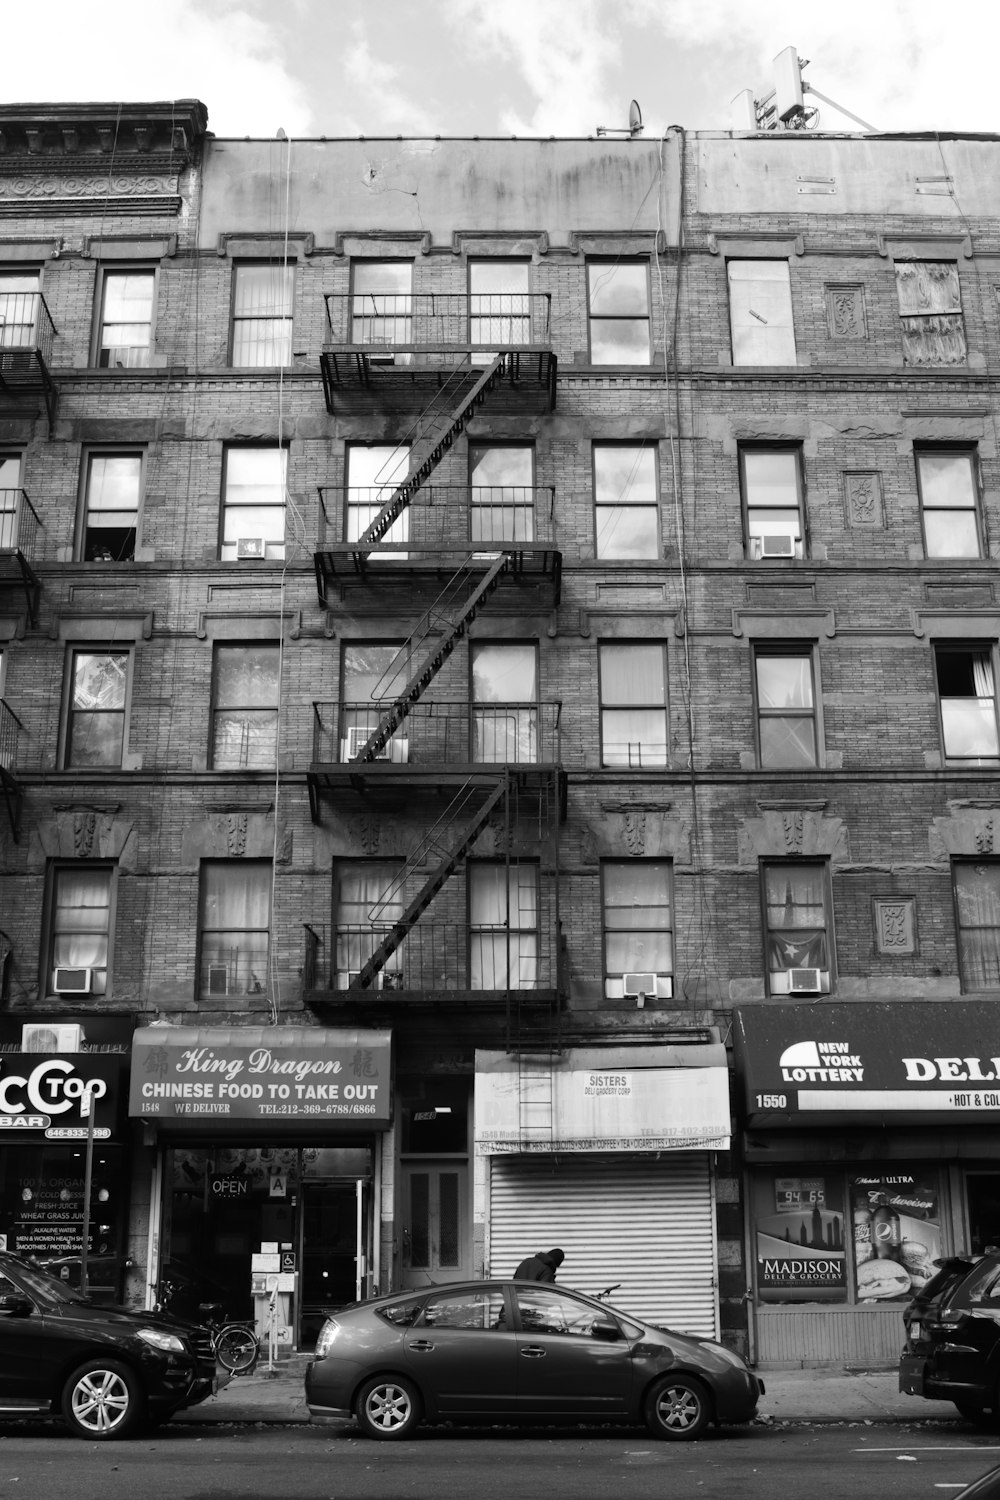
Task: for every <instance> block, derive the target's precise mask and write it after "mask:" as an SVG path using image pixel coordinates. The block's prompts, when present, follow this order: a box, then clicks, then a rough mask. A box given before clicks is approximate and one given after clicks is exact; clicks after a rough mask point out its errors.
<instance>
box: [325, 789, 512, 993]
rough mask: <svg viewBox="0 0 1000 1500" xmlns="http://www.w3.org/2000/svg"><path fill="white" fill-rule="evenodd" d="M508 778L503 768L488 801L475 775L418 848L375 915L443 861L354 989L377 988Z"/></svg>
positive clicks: (483, 823)
mask: <svg viewBox="0 0 1000 1500" xmlns="http://www.w3.org/2000/svg"><path fill="white" fill-rule="evenodd" d="M508 779H509V778H508V775H507V773H506V772H505V771H503V770H502V769H499V768H498V770H497V773H496V781H495V784H494V785H493V786H492V787H491V788H489V790H488V793H487V796H486V798H485V800H483V801H480V800H479V799H480V798H481V797H482V792H483V783H482V780H481V779H478V780H477V779H475V778H471V777H470V779H469V780H468V781H466V782H465V784H464V785H463V787H462V789H461V791H460V792H459V793H458V795H457V796H456V797H455V798H454V799H453V800H452V802H451V803H450V804H449V806H448V807H447V808H446V809H445V811H444V813H443V814H442V815H441V817H440V818H439V819H438V821H437V823H435V825H434V827H433V828H432V829H430V831H429V832H428V833H427V834H426V835H425V837H424V838H423V839H422V840H421V842H420V843H419V844H418V846H417V848H416V849H415V850H414V851H413V853H412V854H411V855H410V857H409V859H408V860H407V861H406V864H405V865H404V866H403V868H402V870H401V871H400V872H399V875H398V876H397V877H396V879H395V880H394V881H393V883H392V886H391V887H390V889H389V890H388V891H387V892H386V893H385V895H384V896H383V897H382V900H381V902H380V903H378V906H377V907H376V908H373V912H372V913H370V914H369V915H370V916H377V914H378V912H379V911H384V910H385V909H386V907H387V906H388V905H389V904H390V902H391V901H392V899H393V897H394V895H395V894H396V893H397V892H399V891H400V890H402V889H403V887H404V884H405V882H406V880H407V878H408V877H409V876H411V875H413V874H415V873H416V872H418V871H420V870H423V869H426V868H427V866H428V864H431V863H432V862H433V861H437V863H434V864H433V867H432V868H431V870H430V873H429V874H428V876H427V879H426V880H425V881H424V883H423V885H422V886H421V887H420V890H419V891H418V892H417V894H416V895H415V896H414V897H413V899H412V900H411V901H410V903H409V905H408V906H407V907H406V908H405V910H404V911H403V912H402V913H401V914H400V916H399V917H397V918H396V919H395V920H394V921H393V923H392V926H391V928H390V929H389V931H388V932H387V933H386V935H385V937H384V938H383V939H382V941H381V942H380V943H379V945H378V947H377V948H376V949H375V951H374V952H373V953H372V956H371V958H369V960H368V962H367V963H366V964H365V966H364V968H363V969H362V970H361V971H360V973H359V974H358V976H357V979H356V980H355V981H354V984H352V985H351V988H352V989H367V988H368V987H369V986H370V985H371V984H372V982H373V980H374V978H375V976H376V974H378V972H379V971H380V970H381V969H382V968H384V966H385V964H386V962H387V960H388V959H389V958H390V957H391V955H392V954H393V953H395V951H396V949H397V948H398V947H399V945H400V943H401V942H402V941H403V939H404V938H405V937H406V935H407V933H408V932H409V931H410V930H411V928H412V927H413V926H414V925H415V923H416V922H418V921H419V919H420V918H421V916H422V915H423V913H424V912H425V911H426V910H427V908H428V906H430V904H431V902H432V901H433V900H434V897H435V896H436V895H437V893H438V891H439V890H440V889H441V887H442V886H443V885H444V883H445V881H446V880H447V879H448V878H449V876H451V875H452V874H453V873H454V872H455V870H456V869H457V868H458V866H459V865H460V864H461V862H462V860H463V859H464V858H465V856H466V855H467V854H468V852H469V850H470V849H471V847H472V845H473V844H474V843H475V841H476V839H477V838H478V837H479V835H480V834H481V833H482V831H483V829H484V828H485V827H486V824H487V823H488V822H489V820H490V815H491V814H492V812H493V809H494V808H495V807H496V806H497V805H498V804H499V803H500V802H502V800H503V798H504V797H505V796H506V794H507V783H508ZM477 803H478V806H477V805H476V804H477ZM470 808H471V809H473V811H472V813H471V816H469V819H468V822H466V823H465V825H464V827H463V828H462V831H461V833H460V834H459V835H458V837H457V838H456V839H455V840H454V842H448V843H446V842H445V839H446V837H447V835H448V833H449V832H450V831H451V830H453V829H454V826H455V824H456V823H458V822H459V820H460V819H462V818H463V817H465V816H467V815H468V814H469V812H470Z"/></svg>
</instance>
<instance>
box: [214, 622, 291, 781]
mask: <svg viewBox="0 0 1000 1500" xmlns="http://www.w3.org/2000/svg"><path fill="white" fill-rule="evenodd" d="M213 666H214V673H213V684H212V769H213V770H215V771H234V770H248V771H261V770H270V769H271V768H273V766H274V762H275V755H276V752H277V743H278V673H279V668H280V650H279V648H278V646H276V645H263V644H260V645H257V644H254V645H252V646H216V648H215V661H214V663H213Z"/></svg>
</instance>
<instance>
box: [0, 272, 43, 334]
mask: <svg viewBox="0 0 1000 1500" xmlns="http://www.w3.org/2000/svg"><path fill="white" fill-rule="evenodd" d="M40 284H41V277H40V276H39V273H38V272H37V271H0V349H30V348H31V347H32V345H33V344H34V343H35V337H36V335H35V328H36V324H37V320H38V303H39V301H40V298H39V288H40Z"/></svg>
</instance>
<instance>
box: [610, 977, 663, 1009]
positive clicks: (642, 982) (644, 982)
mask: <svg viewBox="0 0 1000 1500" xmlns="http://www.w3.org/2000/svg"><path fill="white" fill-rule="evenodd" d="M622 988H623V992H624V995H625V998H626V1000H635V1001H637V1002H638V1003H639V1005H642V1004H643V1003H644V1002H645V1001H646V1000H647V999H650V1000H669V999H671V997H672V996H673V993H674V984H673V980H672V978H671V977H670V975H669V974H623V975H622Z"/></svg>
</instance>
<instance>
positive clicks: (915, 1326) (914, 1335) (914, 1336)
mask: <svg viewBox="0 0 1000 1500" xmlns="http://www.w3.org/2000/svg"><path fill="white" fill-rule="evenodd" d="M923 1331H924V1330H923V1328H922V1327H921V1325H920V1323H919V1322H913V1323H911V1324H910V1342H911V1343H913V1344H915V1343H917V1341H918V1340H919V1338H920V1337H921V1335H922V1333H923Z"/></svg>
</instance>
